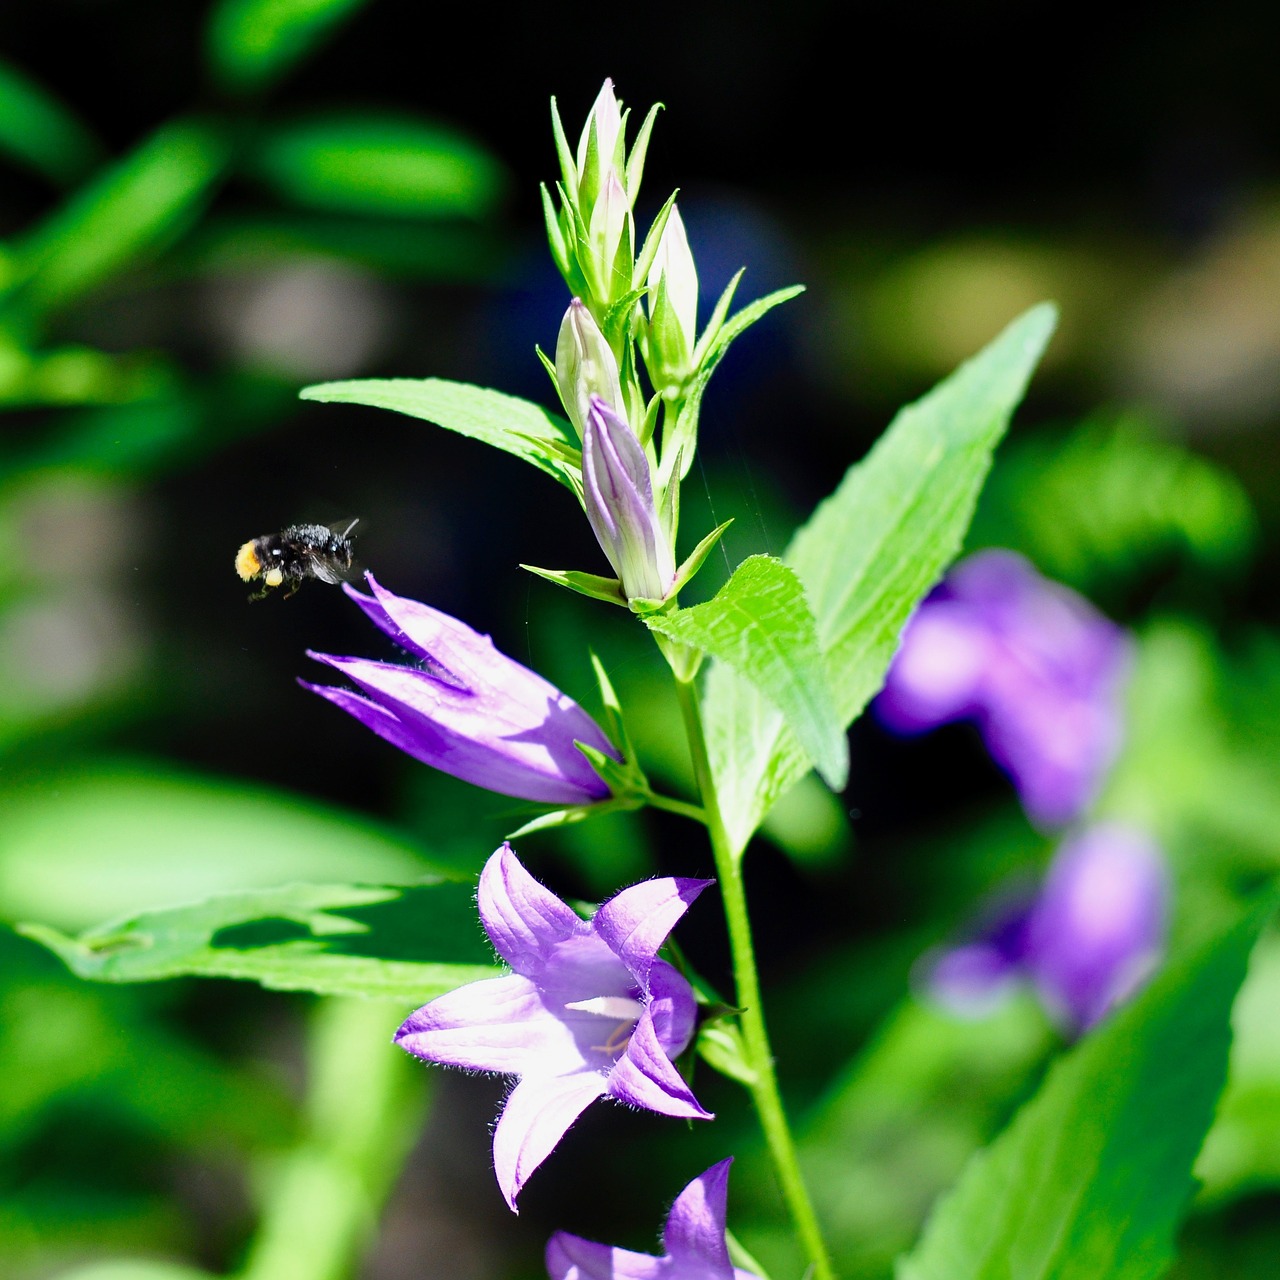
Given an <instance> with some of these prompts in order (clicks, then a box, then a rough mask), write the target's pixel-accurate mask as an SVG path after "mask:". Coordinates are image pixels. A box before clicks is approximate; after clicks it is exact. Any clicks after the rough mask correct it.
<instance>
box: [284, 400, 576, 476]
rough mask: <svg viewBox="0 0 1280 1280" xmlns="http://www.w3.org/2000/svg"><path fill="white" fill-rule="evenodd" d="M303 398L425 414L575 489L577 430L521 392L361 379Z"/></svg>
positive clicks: (412, 413) (419, 416)
mask: <svg viewBox="0 0 1280 1280" xmlns="http://www.w3.org/2000/svg"><path fill="white" fill-rule="evenodd" d="M299 394H300V395H301V397H302V399H303V400H318V401H321V402H322V403H324V404H365V405H371V406H372V407H373V408H376V409H393V410H394V411H395V412H396V413H406V414H408V415H409V416H410V417H411V418H423V419H425V420H426V421H427V422H434V423H435V424H436V426H438V427H444V428H445V429H446V430H447V431H456V432H457V433H458V434H459V435H463V436H469V437H470V438H471V439H473V440H481V441H483V442H484V443H485V444H490V445H492V446H493V447H494V448H495V449H501V450H502V451H503V452H504V453H510V454H514V455H515V456H516V457H517V458H523V459H524V461H525V462H531V463H533V465H534V466H535V467H537V468H538V469H539V470H541V471H545V472H546V473H547V474H548V475H550V476H554V477H555V478H556V479H557V480H559V481H560V483H561V484H563V485H565V486H566V488H568V489H569V490H570V491H571V492H576V490H575V489H574V484H573V481H572V480H571V479H569V477H568V476H567V475H566V474H565V464H564V462H563V461H562V459H563V458H564V457H565V456H566V455H565V450H566V448H569V447H572V446H571V445H570V441H571V440H572V439H573V428H572V427H570V425H569V423H568V422H567V421H566V420H565V419H564V418H561V417H559V416H558V415H557V414H554V413H550V412H548V411H547V410H546V409H543V408H541V407H540V406H539V405H536V404H533V403H531V402H530V401H528V400H521V399H519V398H517V397H516V396H508V395H504V394H503V393H502V392H501V391H491V390H489V389H488V388H487V387H475V386H472V385H471V384H470V383H466V382H449V381H447V380H446V379H444V378H362V379H359V380H357V381H354V382H322V383H319V384H318V385H316V386H312V387H306V388H304V389H303V390H302V391H301V392H300V393H299Z"/></svg>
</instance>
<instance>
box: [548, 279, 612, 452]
mask: <svg viewBox="0 0 1280 1280" xmlns="http://www.w3.org/2000/svg"><path fill="white" fill-rule="evenodd" d="M556 382H557V384H558V385H559V388H560V400H561V402H562V403H563V404H564V409H565V412H566V413H567V414H568V415H569V421H570V422H572V423H573V427H574V430H575V431H576V432H577V433H578V439H579V440H581V439H582V436H583V432H584V430H585V423H586V420H587V415H588V413H590V411H591V397H592V396H599V397H600V399H601V400H603V401H604V402H605V403H606V404H608V405H609V406H610V407H611V408H612V409H614V410H615V412H617V413H619V414H623V415H625V410H626V406H625V404H624V403H623V399H622V383H621V381H620V379H619V376H618V362H617V360H616V359H615V358H614V354H613V351H612V349H611V348H610V346H609V344H608V342H606V341H605V336H604V334H603V333H601V332H600V326H599V325H598V324H596V322H595V320H594V319H592V316H591V312H590V311H588V310H587V308H586V307H585V306H584V305H583V303H582V300H581V299H580V298H574V300H573V301H572V302H571V303H570V304H569V309H568V311H566V312H565V313H564V319H563V320H562V321H561V322H560V336H559V337H558V338H557V339H556Z"/></svg>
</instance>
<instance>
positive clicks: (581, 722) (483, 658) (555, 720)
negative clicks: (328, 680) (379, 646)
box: [300, 574, 618, 805]
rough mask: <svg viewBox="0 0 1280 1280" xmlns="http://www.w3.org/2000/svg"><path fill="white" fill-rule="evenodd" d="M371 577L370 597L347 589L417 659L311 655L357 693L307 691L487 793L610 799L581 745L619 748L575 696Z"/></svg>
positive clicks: (553, 799)
mask: <svg viewBox="0 0 1280 1280" xmlns="http://www.w3.org/2000/svg"><path fill="white" fill-rule="evenodd" d="M366 577H367V578H368V582H369V587H370V589H371V590H372V592H373V594H372V595H371V596H366V595H362V594H361V593H360V592H359V591H355V590H353V589H352V588H351V587H346V588H345V590H346V592H347V594H348V595H349V596H350V597H351V598H352V599H353V600H354V601H355V602H356V603H357V604H358V605H359V606H360V607H361V608H362V609H363V610H364V611H365V613H367V614H368V615H369V617H370V618H371V619H372V620H373V621H374V622H375V623H376V624H377V625H378V626H379V627H380V628H381V629H382V630H383V631H384V632H386V634H387V635H388V636H390V637H391V639H392V640H394V641H395V643H396V644H397V645H399V646H400V647H401V648H402V649H404V650H405V651H406V652H408V653H409V654H410V655H412V657H414V658H416V659H417V660H418V662H419V663H420V664H421V665H420V666H405V665H403V664H402V663H396V662H375V661H372V660H371V659H367V658H341V657H335V656H334V655H332V654H326V653H312V654H311V655H310V656H311V657H313V658H315V659H316V660H317V661H319V662H325V663H328V665H329V666H331V667H333V668H334V670H336V671H340V672H341V673H342V674H343V675H344V676H346V677H347V679H348V680H350V681H351V682H352V684H354V685H356V686H357V687H358V688H359V689H360V690H361V692H360V693H356V692H355V691H354V690H351V689H344V688H341V687H336V686H333V685H319V684H309V683H307V682H306V681H305V680H304V681H301V682H300V683H301V684H302V686H303V688H305V689H310V690H311V691H312V692H313V693H318V694H319V695H320V696H321V697H322V698H327V699H328V700H329V701H330V702H332V703H333V704H334V705H335V706H339V707H341V708H342V709H343V710H344V711H348V712H350V713H351V715H353V716H355V718H356V719H357V720H359V721H360V723H361V724H363V725H364V726H365V727H366V728H367V729H372V730H373V731H374V733H376V734H378V736H379V737H382V738H385V739H386V740H387V741H388V742H390V743H391V744H392V746H396V747H399V748H400V750H401V751H404V752H406V753H407V754H409V755H411V756H413V757H414V758H415V759H416V760H421V761H423V762H424V763H426V764H429V765H432V766H433V767H434V768H436V769H440V770H441V771H442V772H444V773H450V774H452V775H453V776H454V777H455V778H462V779H463V780H464V781H466V782H474V783H475V784H476V786H479V787H485V788H487V789H488V790H489V791H497V792H500V793H501V794H502V795H506V796H518V797H519V798H520V799H522V800H536V801H541V802H543V803H546V804H556V805H585V804H592V803H594V802H595V801H597V800H605V799H608V796H609V788H608V786H607V785H606V784H605V782H604V781H603V779H601V777H600V775H599V774H597V773H596V771H595V770H594V769H593V768H592V767H591V765H590V764H589V763H588V762H587V758H586V756H584V755H583V754H582V752H581V751H579V750H578V747H577V743H579V742H581V743H584V744H585V745H587V746H589V747H594V748H595V749H596V750H597V751H601V752H603V753H604V754H605V755H608V756H612V757H613V758H614V759H615V760H616V759H617V758H618V752H617V750H616V749H615V748H614V746H613V745H612V744H611V743H610V742H609V740H608V738H606V737H605V735H604V733H603V731H602V730H601V729H600V727H599V725H597V724H596V722H595V721H594V720H592V718H591V717H590V716H589V715H587V713H586V712H585V711H583V709H582V708H581V707H580V706H578V704H577V703H576V702H574V701H573V699H572V698H570V697H568V696H567V695H566V694H563V693H561V692H560V690H559V689H557V688H556V687H555V686H554V685H553V684H549V683H548V682H547V681H546V680H544V679H543V678H542V677H541V676H540V675H538V674H537V673H536V672H533V671H530V670H529V668H528V667H524V666H521V665H520V663H518V662H516V661H515V660H514V659H513V658H508V657H507V655H506V654H505V653H500V652H499V651H498V650H497V649H496V648H494V644H493V641H492V640H490V639H489V637H488V636H483V635H480V634H479V633H478V632H476V631H473V630H472V629H471V628H470V627H469V626H467V625H466V623H464V622H459V621H458V619H457V618H451V617H450V616H449V615H448V614H447V613H441V612H440V611H439V610H438V609H433V608H431V606H430V605H425V604H420V603H419V602H418V601H417V600H408V599H405V598H404V597H403V596H397V595H394V594H392V592H390V591H388V590H387V589H386V588H385V587H382V586H379V585H378V583H377V582H375V581H374V579H373V575H372V574H367V575H366Z"/></svg>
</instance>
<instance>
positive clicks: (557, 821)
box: [504, 799, 640, 840]
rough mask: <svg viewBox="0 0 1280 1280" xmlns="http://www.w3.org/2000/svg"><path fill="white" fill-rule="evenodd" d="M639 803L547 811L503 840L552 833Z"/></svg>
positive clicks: (605, 803) (602, 803)
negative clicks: (558, 828) (544, 832)
mask: <svg viewBox="0 0 1280 1280" xmlns="http://www.w3.org/2000/svg"><path fill="white" fill-rule="evenodd" d="M639 807H640V802H638V801H635V800H630V799H619V800H598V801H597V802H596V803H595V804H574V805H569V806H568V807H566V808H563V809H549V810H547V812H545V813H540V814H538V815H537V817H534V818H530V819H529V821H528V822H526V823H524V824H523V825H522V826H519V827H517V828H516V829H515V830H514V831H508V832H507V834H506V836H505V837H504V839H507V840H519V839H520V838H521V837H522V836H527V835H529V834H530V833H531V832H534V831H554V830H555V828H556V827H568V826H571V825H572V824H573V823H575V822H582V821H584V820H585V819H587V818H593V817H595V816H596V815H597V814H601V813H623V812H627V811H629V810H633V809H638V808H639Z"/></svg>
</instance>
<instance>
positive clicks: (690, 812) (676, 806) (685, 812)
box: [644, 791, 707, 826]
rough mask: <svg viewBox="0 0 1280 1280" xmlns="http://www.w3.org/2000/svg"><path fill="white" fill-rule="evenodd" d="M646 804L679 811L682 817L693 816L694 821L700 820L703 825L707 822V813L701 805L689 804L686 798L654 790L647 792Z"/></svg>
mask: <svg viewBox="0 0 1280 1280" xmlns="http://www.w3.org/2000/svg"><path fill="white" fill-rule="evenodd" d="M644 800H645V804H648V805H652V806H653V808H655V809H665V810H666V811H667V812H668V813H678V814H679V815H680V816H681V817H682V818H691V819H692V820H693V821H694V822H700V823H702V825H703V826H706V824H707V815H706V812H705V811H704V810H703V808H702V806H701V805H698V804H689V803H688V802H687V801H684V800H677V799H676V798H675V797H674V796H660V795H658V794H657V793H656V792H654V791H649V792H646V794H645V798H644Z"/></svg>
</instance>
